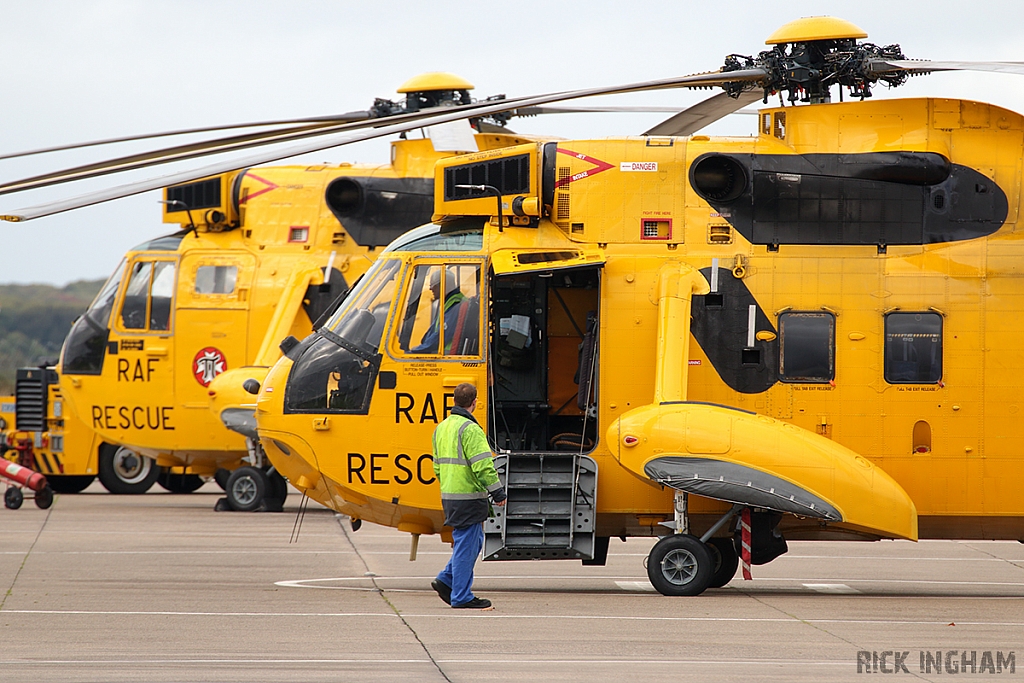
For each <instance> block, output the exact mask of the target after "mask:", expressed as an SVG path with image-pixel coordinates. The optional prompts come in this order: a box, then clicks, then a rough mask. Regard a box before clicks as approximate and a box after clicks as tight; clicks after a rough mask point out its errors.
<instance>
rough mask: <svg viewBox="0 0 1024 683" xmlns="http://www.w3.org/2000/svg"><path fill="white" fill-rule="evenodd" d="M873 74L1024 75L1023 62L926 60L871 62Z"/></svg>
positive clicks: (870, 68) (870, 67)
mask: <svg viewBox="0 0 1024 683" xmlns="http://www.w3.org/2000/svg"><path fill="white" fill-rule="evenodd" d="M868 69H869V71H871V72H873V73H887V72H893V71H903V72H908V73H912V74H923V73H931V72H932V71H993V72H996V73H1008V74H1022V75H1024V62H933V61H931V60H928V59H886V60H881V59H879V60H871V63H870V65H869V67H868Z"/></svg>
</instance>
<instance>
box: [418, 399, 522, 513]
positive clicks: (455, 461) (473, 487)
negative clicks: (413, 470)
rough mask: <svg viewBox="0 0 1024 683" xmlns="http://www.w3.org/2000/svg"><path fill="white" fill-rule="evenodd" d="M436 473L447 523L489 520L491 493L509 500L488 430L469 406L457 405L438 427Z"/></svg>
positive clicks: (501, 498)
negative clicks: (485, 434) (506, 496)
mask: <svg viewBox="0 0 1024 683" xmlns="http://www.w3.org/2000/svg"><path fill="white" fill-rule="evenodd" d="M434 475H435V476H436V477H437V481H438V483H439V484H440V486H441V506H442V507H443V508H444V517H445V519H444V523H445V525H446V526H450V527H452V528H455V529H459V528H462V527H467V526H471V525H473V524H479V523H481V522H483V521H484V520H486V519H487V517H488V516H489V510H490V503H489V502H488V500H487V498H488V494H490V496H491V497H492V498H493V499H494V500H495V502H501V501H503V500H505V489H504V488H503V487H502V485H501V482H500V481H499V480H498V473H497V471H495V469H494V458H493V455H492V454H491V447H490V446H489V445H488V443H487V437H486V436H484V430H483V429H481V428H480V425H478V424H477V422H476V420H475V419H474V418H473V415H472V414H471V413H470V412H469V411H468V410H466V409H465V408H460V407H458V406H456V407H455V408H454V409H453V410H452V413H451V415H449V416H448V417H446V418H445V419H444V421H443V422H441V424H439V425H438V426H437V429H435V430H434Z"/></svg>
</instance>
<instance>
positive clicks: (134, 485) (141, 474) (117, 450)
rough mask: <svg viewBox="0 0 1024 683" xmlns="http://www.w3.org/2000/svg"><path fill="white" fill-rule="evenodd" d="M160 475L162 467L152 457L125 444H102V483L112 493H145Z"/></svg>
mask: <svg viewBox="0 0 1024 683" xmlns="http://www.w3.org/2000/svg"><path fill="white" fill-rule="evenodd" d="M158 476H160V468H159V467H157V464H156V463H155V462H153V461H152V460H151V459H149V458H147V457H144V456H141V455H139V454H138V453H136V452H135V451H133V450H131V449H129V448H125V447H124V446H114V445H112V444H109V443H105V444H103V445H102V446H100V483H101V484H103V486H104V487H105V488H106V489H107V490H108V491H110V492H111V493H117V494H130V495H136V494H140V493H145V492H146V491H148V490H149V489H151V488H152V487H153V484H154V483H155V482H156V478H157V477H158Z"/></svg>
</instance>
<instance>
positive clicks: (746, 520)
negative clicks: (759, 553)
mask: <svg viewBox="0 0 1024 683" xmlns="http://www.w3.org/2000/svg"><path fill="white" fill-rule="evenodd" d="M740 534H741V536H740V566H741V567H742V568H743V580H744V581H750V580H751V579H752V578H753V577H752V576H751V575H750V508H743V514H742V515H741V516H740Z"/></svg>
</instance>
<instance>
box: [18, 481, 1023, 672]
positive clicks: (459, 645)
mask: <svg viewBox="0 0 1024 683" xmlns="http://www.w3.org/2000/svg"><path fill="white" fill-rule="evenodd" d="M157 490H158V489H156V487H155V490H154V491H152V492H150V493H148V494H146V495H143V496H113V495H110V494H107V493H106V492H105V491H104V490H103V489H102V488H101V487H99V485H98V484H94V485H93V486H91V487H90V488H89V489H88V490H87V491H86V492H85V493H82V494H79V495H64V496H59V497H58V499H57V500H56V502H55V503H54V505H53V507H52V508H51V509H50V510H47V511H43V510H39V509H37V508H36V507H35V506H34V505H33V503H32V501H31V500H30V499H26V501H25V505H24V506H23V507H22V508H21V509H20V510H16V511H12V510H6V509H0V520H2V529H3V541H2V542H0V588H2V590H3V595H2V596H0V633H2V634H3V635H2V638H0V643H2V650H0V681H147V682H148V681H286V682H287V681H301V682H303V683H307V682H312V681H342V680H344V681H392V680H403V681H446V680H447V681H489V680H493V681H533V680H566V681H616V682H621V681H623V680H626V679H633V680H659V679H660V680H682V681H689V680H694V681H696V680H700V681H752V680H756V681H803V680H806V681H825V680H828V681H833V680H855V679H860V678H862V677H863V675H864V673H861V674H858V673H857V669H858V656H860V662H861V669H862V671H863V669H864V667H865V661H867V662H871V663H870V664H868V666H871V667H875V666H877V667H878V668H879V671H893V670H895V673H898V674H902V675H903V676H905V677H907V678H917V679H919V680H935V681H940V683H941V681H944V680H945V681H948V680H949V679H950V678H951V674H953V673H954V671H953V670H952V669H953V668H955V669H956V675H955V679H956V680H979V679H984V680H1004V679H1006V680H1021V679H1024V545H1021V544H1020V543H1016V542H947V541H925V542H921V543H916V544H915V543H909V542H879V543H853V542H846V543H839V542H836V543H831V542H830V543H825V542H818V543H810V542H794V543H791V544H790V552H789V553H788V554H786V555H784V556H782V557H780V558H779V559H778V560H776V561H775V562H773V563H771V564H769V565H765V566H761V567H754V580H753V581H743V580H741V579H740V578H739V577H737V578H736V579H734V580H733V581H732V583H730V584H729V585H728V586H726V587H725V588H722V589H718V590H709V591H707V592H706V593H705V594H704V595H702V596H700V597H697V598H666V597H663V596H661V595H659V594H657V593H655V592H653V588H652V587H651V586H650V584H649V583H648V581H647V575H646V570H645V569H644V564H643V563H644V558H645V557H646V555H647V552H648V551H649V549H650V547H651V545H652V543H653V541H652V540H650V539H629V540H628V541H627V542H625V543H622V542H620V541H618V540H617V539H612V546H611V549H610V553H609V558H608V564H607V566H605V567H582V566H581V565H580V563H579V562H571V561H565V562H521V563H514V562H505V563H481V564H478V569H477V581H476V586H475V592H476V593H477V594H478V595H480V596H482V597H488V598H490V599H491V600H493V601H494V604H495V607H496V609H495V610H493V611H488V612H467V611H461V610H452V609H450V608H448V607H447V606H446V605H445V604H444V603H442V602H441V601H440V600H439V599H438V597H437V595H436V594H435V593H434V592H433V591H432V590H431V589H430V587H429V584H430V580H431V579H432V578H433V576H434V575H435V574H436V573H437V572H438V571H439V570H440V569H441V568H442V567H443V566H444V564H445V562H446V561H447V558H448V556H449V552H450V549H449V546H448V545H446V544H442V543H441V542H440V540H439V538H438V537H436V536H434V537H423V538H422V539H421V542H420V550H419V559H418V560H417V561H416V562H410V561H409V557H408V555H409V539H410V537H409V536H408V535H406V534H400V533H398V532H397V531H394V530H392V529H385V528H382V527H377V526H374V525H372V524H364V525H363V527H362V529H360V530H359V531H358V532H353V531H352V528H351V525H350V523H349V521H348V520H347V519H346V518H343V517H339V516H336V515H335V514H334V513H332V512H330V511H327V510H324V509H323V508H320V507H319V506H316V505H315V504H313V506H311V507H310V509H309V511H308V512H307V514H306V516H305V519H304V521H303V523H302V526H301V531H300V534H299V538H298V541H297V542H296V543H289V537H290V535H291V533H292V529H293V526H294V524H295V521H296V511H297V509H298V503H299V496H298V495H297V494H296V493H295V492H294V491H293V492H292V495H291V496H290V497H289V500H288V503H287V505H286V511H285V513H283V514H267V513H263V514H241V513H227V512H214V511H213V505H214V502H215V501H216V499H217V498H218V497H219V496H220V495H222V494H221V492H220V490H219V489H218V488H217V487H216V485H214V484H212V483H211V484H207V485H205V486H204V487H203V488H202V489H200V491H198V492H196V493H193V494H189V495H173V494H169V493H166V492H163V491H162V490H160V492H159V493H158V492H156V491H157ZM925 652H927V653H928V655H927V656H928V659H927V661H925V660H924V658H925ZM936 652H939V653H940V655H939V659H940V660H941V661H942V666H943V672H942V673H941V674H936V673H935V671H934V668H933V660H934V657H935V653H936ZM972 652H973V653H975V654H974V655H972V654H971V653H972ZM986 652H987V653H990V654H989V657H990V658H991V661H992V663H993V664H996V663H998V664H999V668H1000V669H1001V672H994V673H989V672H988V670H987V669H988V665H987V662H988V660H986V659H985V653H986ZM858 653H860V655H858ZM865 653H867V654H865ZM872 653H874V655H873V654H872ZM885 653H888V654H885ZM949 653H954V654H952V655H951V656H950V655H949ZM1010 653H1013V654H1012V660H1011V659H1010V657H1011V654H1010ZM972 657H973V661H974V662H975V672H974V673H972V670H971V669H972V667H971V661H972ZM997 658H998V659H997ZM1011 661H1012V664H1013V669H1012V670H1011V666H1010V662H1011ZM922 662H925V663H926V664H927V665H928V671H925V672H922V669H924V666H923V665H922V664H921V663H922ZM965 664H966V673H965V672H964V670H963V669H964V668H965V666H964V665H965ZM1018 667H1019V668H1018ZM982 669H984V672H982Z"/></svg>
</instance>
